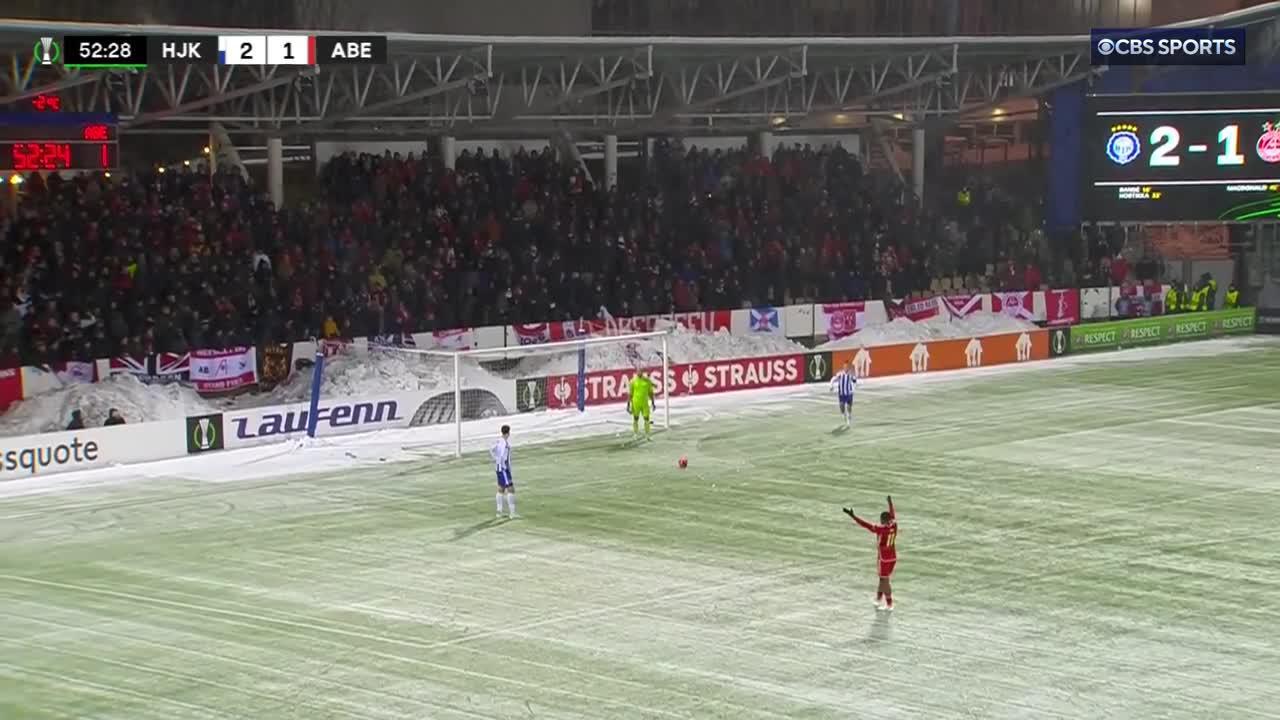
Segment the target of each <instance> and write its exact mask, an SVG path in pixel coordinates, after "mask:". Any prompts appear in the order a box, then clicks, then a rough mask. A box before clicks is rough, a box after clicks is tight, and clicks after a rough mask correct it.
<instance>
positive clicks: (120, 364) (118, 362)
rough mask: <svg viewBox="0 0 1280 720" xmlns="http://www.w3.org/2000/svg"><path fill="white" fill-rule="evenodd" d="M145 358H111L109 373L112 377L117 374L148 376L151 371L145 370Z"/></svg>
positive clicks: (125, 356)
mask: <svg viewBox="0 0 1280 720" xmlns="http://www.w3.org/2000/svg"><path fill="white" fill-rule="evenodd" d="M147 365H148V362H147V358H146V357H145V356H144V357H142V358H136V357H133V356H132V355H121V356H119V357H113V358H111V363H110V372H111V374H112V375H116V374H119V373H129V374H130V375H143V376H146V375H150V374H151V371H150V370H148V369H147Z"/></svg>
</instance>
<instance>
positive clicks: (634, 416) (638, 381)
mask: <svg viewBox="0 0 1280 720" xmlns="http://www.w3.org/2000/svg"><path fill="white" fill-rule="evenodd" d="M657 407H658V401H657V399H656V398H654V396H653V381H652V380H650V379H649V376H648V375H645V374H644V373H643V372H638V373H636V376H635V377H634V378H631V395H630V397H628V398H627V412H629V413H631V432H633V433H635V435H636V437H639V436H640V418H641V417H642V416H643V417H644V435H645V437H649V429H650V427H652V423H651V422H650V420H649V413H650V411H651V410H656V409H657Z"/></svg>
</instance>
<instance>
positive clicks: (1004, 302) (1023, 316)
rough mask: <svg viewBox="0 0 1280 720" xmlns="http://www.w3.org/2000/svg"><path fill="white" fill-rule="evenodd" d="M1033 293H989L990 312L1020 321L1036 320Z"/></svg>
mask: <svg viewBox="0 0 1280 720" xmlns="http://www.w3.org/2000/svg"><path fill="white" fill-rule="evenodd" d="M1034 298H1035V293H1033V292H1030V291H1027V292H1022V291H1017V292H994V293H991V312H994V313H999V314H1001V315H1008V316H1009V317H1015V318H1018V319H1020V320H1032V321H1034V320H1035V319H1036V311H1035V306H1034V305H1033V302H1034Z"/></svg>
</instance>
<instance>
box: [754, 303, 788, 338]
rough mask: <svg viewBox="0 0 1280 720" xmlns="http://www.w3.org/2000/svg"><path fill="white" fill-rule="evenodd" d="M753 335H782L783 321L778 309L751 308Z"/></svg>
mask: <svg viewBox="0 0 1280 720" xmlns="http://www.w3.org/2000/svg"><path fill="white" fill-rule="evenodd" d="M751 333H752V334H753V335H780V334H781V333H782V321H781V316H780V315H779V313H778V308H773V307H761V308H751Z"/></svg>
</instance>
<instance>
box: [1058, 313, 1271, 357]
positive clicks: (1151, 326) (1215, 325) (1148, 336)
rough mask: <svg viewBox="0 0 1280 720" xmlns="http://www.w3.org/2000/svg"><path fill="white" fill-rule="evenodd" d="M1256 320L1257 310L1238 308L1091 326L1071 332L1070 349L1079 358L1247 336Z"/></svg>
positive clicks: (1092, 324) (1081, 327)
mask: <svg viewBox="0 0 1280 720" xmlns="http://www.w3.org/2000/svg"><path fill="white" fill-rule="evenodd" d="M1254 316H1255V311H1254V309H1253V308H1238V309H1235V310H1216V311H1213V312H1201V313H1187V314H1180V315H1161V316H1158V317H1150V318H1139V319H1136V320H1117V321H1114V322H1103V323H1087V324H1085V325H1076V326H1073V327H1072V328H1071V340H1070V347H1071V352H1072V354H1076V353H1085V352H1097V351H1101V350H1121V349H1124V348H1133V347H1145V346H1148V345H1159V344H1162V343H1170V342H1183V341H1187V340H1205V339H1208V338H1213V337H1221V336H1224V335H1245V334H1249V333H1252V332H1253V331H1254V328H1255V326H1256V323H1255V321H1254Z"/></svg>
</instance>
